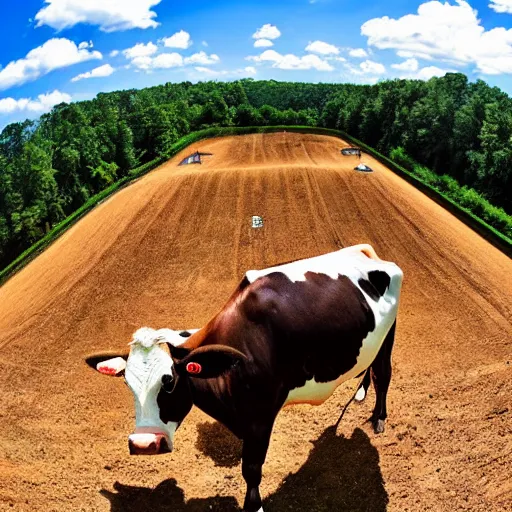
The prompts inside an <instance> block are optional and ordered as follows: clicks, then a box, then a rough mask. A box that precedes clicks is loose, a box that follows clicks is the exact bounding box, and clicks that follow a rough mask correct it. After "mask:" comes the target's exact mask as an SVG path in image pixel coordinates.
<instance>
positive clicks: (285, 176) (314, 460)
mask: <svg viewBox="0 0 512 512" xmlns="http://www.w3.org/2000/svg"><path fill="white" fill-rule="evenodd" d="M343 145H344V144H340V141H339V140H338V139H334V138H330V137H325V136H315V135H303V134H293V133H276V134H268V135H248V136H244V137H235V138H224V139H213V140H208V141H204V142H202V143H198V144H194V145H193V146H192V147H189V148H187V149H185V150H184V151H183V152H182V153H180V154H179V155H177V156H176V157H175V158H174V159H173V160H171V161H170V162H168V163H167V164H165V165H163V166H162V167H160V168H159V169H157V170H155V171H154V172H152V173H150V174H149V175H147V176H146V177H144V178H143V179H141V180H139V181H137V182H136V183H134V184H133V185H131V186H130V187H128V188H126V189H124V190H122V191H120V192H119V193H117V194H116V195H115V196H113V197H112V198H110V199H109V200H107V201H105V202H104V203H103V204H101V205H100V206H99V207H97V208H96V209H95V210H94V211H92V212H91V213H90V214H89V215H87V216H86V217H85V218H84V219H82V220H81V221H80V222H79V223H78V224H77V225H76V226H74V227H73V228H72V229H71V230H69V231H68V232H67V233H66V234H65V235H64V236H62V237H61V238H60V239H59V240H58V241H57V242H56V243H54V244H53V245H52V246H51V247H50V248H49V249H48V250H47V251H45V252H44V253H43V254H41V255H40V256H39V257H38V258H37V259H36V260H34V261H33V262H32V263H31V264H30V265H28V266H27V267H26V268H25V269H24V270H23V271H22V272H20V273H19V274H18V275H16V276H15V277H13V278H12V279H11V280H10V281H8V282H7V283H6V284H5V285H4V286H3V287H2V288H0V304H1V308H0V390H1V396H2V406H1V408H0V432H1V436H0V509H2V510H3V509H11V507H12V506H14V509H15V510H31V511H32V510H48V511H50V510H52V511H58V512H60V511H66V512H67V511H69V510H85V511H89V510H98V511H112V512H121V511H123V512H125V511H131V510H133V511H135V510H137V511H146V510H147V511H150V510H151V511H164V510H173V511H181V510H187V511H210V510H219V511H230V510H236V509H237V500H238V503H240V501H241V500H243V496H244V492H245V487H244V483H243V479H242V476H241V471H240V468H239V464H238V462H237V461H238V460H239V456H240V445H239V443H238V442H237V441H236V440H234V439H233V438H232V436H231V435H230V434H229V433H226V432H225V431H223V430H222V427H220V426H218V425H215V424H214V422H213V420H211V419H209V418H208V417H207V416H206V415H204V414H203V413H201V412H200V411H198V410H194V411H193V412H192V414H191V415H190V416H189V417H188V418H187V420H186V421H185V422H184V424H183V426H182V427H181V428H180V430H179V432H178V433H177V435H176V443H175V446H176V448H175V451H174V452H173V453H172V454H170V455H166V456H161V457H154V458H130V457H129V455H128V449H127V435H128V434H129V432H130V431H131V428H132V425H133V415H134V411H133V405H132V397H131V394H130V392H129V390H128V389H127V388H126V387H125V385H124V384H123V381H122V379H113V378H107V377H103V376H101V375H100V374H97V373H95V372H94V371H93V370H91V368H90V367H89V366H87V364H86V363H85V360H86V358H87V357H89V356H91V355H94V354H96V353H114V352H117V351H122V350H126V349H127V346H126V344H127V342H128V341H129V339H130V336H131V334H132V332H133V331H135V330H136V329H137V328H139V327H141V326H144V325H147V326H151V327H155V328H158V327H173V328H194V327H200V326H201V325H203V324H204V323H205V322H206V321H207V320H208V319H209V318H210V317H211V316H212V315H213V314H214V313H215V312H216V311H217V310H218V308H219V307H221V306H222V305H223V303H224V301H225V300H226V299H227V297H228V296H229V295H230V294H231V292H232V290H233V289H234V287H235V286H236V284H237V283H238V281H239V279H240V277H241V276H242V274H243V273H244V272H245V271H246V270H248V269H253V268H264V267H267V266H270V265H274V264H277V263H280V262H283V261H289V260H293V259H298V258H305V257H309V256H313V255H317V254H321V253H324V252H328V251H332V250H335V249H337V248H340V247H344V246H349V245H354V244H358V243H364V242H369V243H371V244H372V245H373V246H374V248H375V249H376V251H377V253H378V254H379V256H380V257H381V258H383V259H386V260H393V261H396V262H397V263H398V264H399V265H400V266H401V267H402V269H403V270H404V274H405V281H404V289H403V296H402V300H401V311H400V313H399V321H398V329H397V340H396V345H395V347H396V348H395V351H394V376H393V380H392V387H391V390H390V395H389V407H388V409H389V419H388V423H387V425H388V428H387V431H386V432H385V433H384V434H383V435H381V436H378V437H376V436H375V435H373V434H372V433H371V430H370V428H369V427H368V426H367V425H366V424H365V423H364V421H365V419H366V418H367V417H368V416H369V415H370V411H371V409H372V407H373V400H374V395H373V392H372V393H370V397H369V400H368V401H367V402H365V404H364V405H362V406H359V407H357V406H353V407H351V408H350V409H349V411H348V412H347V414H346V416H345V419H344V420H343V422H342V423H341V425H340V427H339V428H338V432H337V433H335V432H333V431H332V429H329V428H328V427H329V426H330V425H332V424H333V423H334V422H335V421H336V419H337V417H338V414H339V411H340V407H341V405H343V404H344V401H345V398H346V396H348V393H349V390H347V389H345V390H339V392H337V393H336V394H335V396H334V397H333V398H331V399H330V400H329V401H327V402H326V403H325V404H324V405H322V406H320V407H316V408H312V407H309V406H297V407H295V408H288V409H286V410H284V411H283V412H282V413H281V414H280V415H279V417H278V420H277V422H276V426H275V429H274V434H273V437H272V441H271V446H270V451H269V454H268V457H267V462H266V464H265V466H264V478H263V482H262V486H261V490H262V495H263V496H264V497H265V511H266V512H272V511H282V510H294V511H306V510H307V511H308V512H314V511H329V512H333V511H342V510H347V511H348V510H350V511H357V510H361V511H362V510H372V511H384V510H389V511H393V510H394V511H403V510H414V511H416V510H436V511H444V510H446V511H454V510H472V511H479V510H482V511H484V510H485V511H492V510H495V511H498V510H506V509H507V507H509V508H508V509H509V510H510V503H511V502H512V488H511V484H510V482H511V481H512V462H511V461H512V444H511V441H510V439H511V435H512V421H511V418H512V406H511V402H510V397H511V396H512V363H509V361H510V360H511V359H512V347H511V339H512V326H511V318H512V285H511V282H510V275H512V262H511V260H510V259H509V258H508V257H506V256H505V255H503V254H502V253H500V252H499V251H498V250H497V249H495V248H494V247H492V246H491V245H489V244H488V243H487V242H486V241H484V240H483V239H482V238H481V237H479V236H478V235H477V234H475V233H474V232H473V231H471V230H470V229H469V228H468V227H466V226H465V225H464V224H462V223H461V222H460V221H459V220H457V219H456V218H455V217H453V216H452V215H451V214H449V213H448V212H446V211H445V210H443V209H442V208H441V207H440V206H438V205H437V204H436V203H434V202H433V201H431V200H430V199H428V198H427V197H425V196H424V195H423V194H421V193H420V192H418V191H417V190H416V189H414V188H413V187H412V186H411V185H409V184H408V183H406V182H405V181H403V180H402V179H400V178H399V177H397V176H396V175H395V174H393V173H392V172H391V171H389V170H387V169H386V168H384V167H383V166H382V165H381V164H379V163H378V162H377V161H375V160H373V159H372V158H370V157H368V156H366V155H365V156H364V157H363V160H364V163H367V164H368V165H369V166H370V167H371V168H372V169H373V170H374V172H373V173H371V174H365V173H356V172H354V171H353V168H354V166H355V165H356V164H357V163H358V161H359V160H358V158H357V157H344V156H342V155H341V153H340V147H341V146H343ZM345 146H348V144H347V145H345ZM194 151H201V152H203V151H204V152H209V153H213V156H211V157H208V158H207V159H205V160H204V162H203V163H202V164H201V165H197V166H182V167H178V165H177V164H178V163H179V162H180V161H181V160H182V159H183V158H184V157H185V156H186V155H187V154H190V153H191V152H194ZM253 215H258V216H261V217H262V218H263V221H264V227H263V228H262V229H252V227H251V222H252V216H253Z"/></svg>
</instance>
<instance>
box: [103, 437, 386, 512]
mask: <svg viewBox="0 0 512 512" xmlns="http://www.w3.org/2000/svg"><path fill="white" fill-rule="evenodd" d="M199 434H200V435H201V430H199ZM114 489H115V491H116V492H110V491H105V490H103V491H101V494H102V495H103V496H105V497H106V498H108V500H109V501H110V505H111V512H135V511H137V512H150V511H151V512H211V511H218V512H221V511H222V512H235V511H236V512H239V511H240V509H239V507H238V503H237V501H236V500H235V499H234V498H230V497H220V496H215V497H212V498H207V499H190V500H187V501H185V497H184V491H183V490H182V489H181V488H180V487H179V486H178V484H177V482H176V480H175V479H173V478H171V479H168V480H164V481H163V482H161V483H160V484H159V485H158V486H157V487H156V488H154V489H152V488H147V487H132V486H127V485H122V484H120V483H118V482H116V483H115V484H114ZM388 501H389V500H388V494H387V492H386V489H385V487H384V481H383V478H382V474H381V471H380V467H379V454H378V452H377V449H376V448H375V447H373V446H372V444H371V442H370V438H369V437H368V436H367V435H366V433H365V432H364V431H363V430H361V429H359V428H358V429H356V430H355V431H354V432H353V434H352V437H350V438H346V437H343V436H337V435H336V432H335V429H334V427H329V428H327V429H326V430H325V431H324V432H323V434H322V435H321V436H320V437H319V438H318V439H317V440H316V441H314V447H313V449H312V451H311V453H310V454H309V457H308V459H307V461H306V462H305V463H304V464H303V466H302V467H301V468H300V469H299V470H298V471H297V472H296V473H290V474H289V475H288V477H286V478H285V479H284V481H283V482H282V483H281V485H280V486H279V488H278V489H277V490H276V491H275V492H274V493H272V494H271V495H270V496H268V497H267V498H266V499H265V500H264V503H263V507H264V510H265V512H280V511H284V510H286V511H288V510H293V511H294V512H334V511H336V512H342V511H347V512H348V511H350V512H358V511H359V512H363V511H369V510H371V511H372V512H385V511H386V510H387V504H388Z"/></svg>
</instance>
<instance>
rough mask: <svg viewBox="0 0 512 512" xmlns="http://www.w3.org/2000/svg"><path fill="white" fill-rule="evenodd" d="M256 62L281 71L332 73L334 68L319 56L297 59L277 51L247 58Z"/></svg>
mask: <svg viewBox="0 0 512 512" xmlns="http://www.w3.org/2000/svg"><path fill="white" fill-rule="evenodd" d="M246 58H247V60H252V61H254V62H272V63H273V64H272V67H273V68H279V69H316V70H317V71H332V70H333V69H334V68H333V67H332V66H331V65H330V64H329V63H328V62H327V61H325V60H322V59H321V58H320V57H318V55H310V54H309V55H304V56H303V57H297V55H293V54H291V53H289V54H287V55H281V54H280V53H278V52H276V51H275V50H265V51H264V52H263V53H262V54H261V55H257V56H252V57H246Z"/></svg>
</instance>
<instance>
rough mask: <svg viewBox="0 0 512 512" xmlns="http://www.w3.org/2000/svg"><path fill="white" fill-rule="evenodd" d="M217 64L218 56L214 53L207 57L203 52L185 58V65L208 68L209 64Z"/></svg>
mask: <svg viewBox="0 0 512 512" xmlns="http://www.w3.org/2000/svg"><path fill="white" fill-rule="evenodd" d="M218 62H220V58H219V56H218V55H215V53H212V54H211V55H207V54H206V53H205V52H203V51H200V52H199V53H194V54H193V55H191V56H190V57H186V58H185V64H201V65H203V66H208V65H209V64H217V63H218Z"/></svg>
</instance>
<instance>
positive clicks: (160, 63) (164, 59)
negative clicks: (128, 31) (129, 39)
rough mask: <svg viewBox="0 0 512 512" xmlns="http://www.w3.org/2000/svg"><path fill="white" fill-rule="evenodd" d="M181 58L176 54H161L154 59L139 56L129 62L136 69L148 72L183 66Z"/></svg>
mask: <svg viewBox="0 0 512 512" xmlns="http://www.w3.org/2000/svg"><path fill="white" fill-rule="evenodd" d="M183 64H184V62H183V57H182V56H181V55H180V54H179V53H176V52H173V53H161V54H160V55H157V56H156V57H150V56H148V55H141V56H139V57H135V58H134V59H132V61H131V65H132V66H134V67H135V68H137V69H142V70H144V71H147V72H150V71H152V70H154V69H169V68H176V67H181V66H183Z"/></svg>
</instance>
